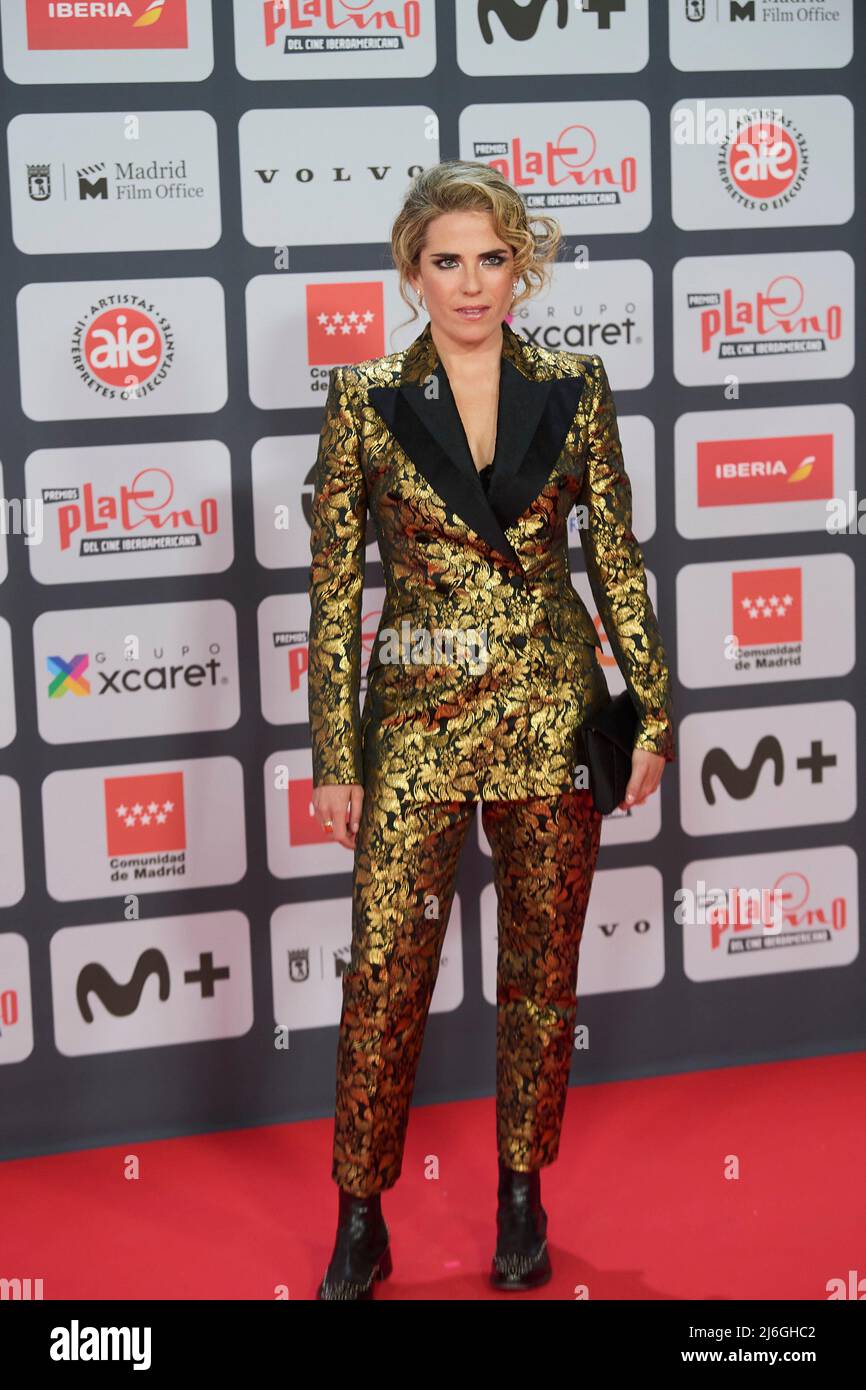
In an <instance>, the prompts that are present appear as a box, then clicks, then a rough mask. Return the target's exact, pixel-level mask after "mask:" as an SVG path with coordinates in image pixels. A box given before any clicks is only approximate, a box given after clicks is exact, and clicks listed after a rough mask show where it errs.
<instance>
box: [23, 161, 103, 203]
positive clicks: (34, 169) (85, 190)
mask: <svg viewBox="0 0 866 1390" xmlns="http://www.w3.org/2000/svg"><path fill="white" fill-rule="evenodd" d="M76 176H77V178H78V197H79V199H80V201H81V202H84V201H85V200H86V199H87V198H102V199H107V198H108V177H107V175H106V173H105V165H104V164H91V165H89V166H87V167H86V168H84V169H77V170H76ZM27 192H28V193H29V195H30V197H31V198H32V199H33V202H34V203H45V202H47V201H48V199H49V198H50V197H51V193H52V187H51V165H50V164H28V165H27Z"/></svg>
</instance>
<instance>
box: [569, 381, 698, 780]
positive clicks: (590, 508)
mask: <svg viewBox="0 0 866 1390" xmlns="http://www.w3.org/2000/svg"><path fill="white" fill-rule="evenodd" d="M592 364H593V368H594V379H593V395H592V403H591V410H590V417H589V423H588V432H589V443H588V448H587V455H586V468H585V471H584V477H583V482H582V485H581V492H580V496H579V497H578V499H577V500H578V503H579V504H583V506H585V508H586V513H585V515H586V517H587V518H588V520H587V523H586V524H585V525H582V526H581V527H580V543H581V546H582V548H583V553H584V557H585V560H586V569H587V577H588V579H589V585H590V588H591V590H592V594H593V598H594V599H595V602H596V606H597V608H598V613H599V617H600V618H601V621H602V623H603V624H604V630H605V633H606V634H607V638H608V640H609V642H610V645H611V650H612V652H613V654H614V656H615V658H616V662H617V665H618V666H619V669H620V670H621V671H622V674H623V677H624V679H625V683H626V685H627V687H628V690H629V693H630V695H631V697H632V701H633V703H634V705H635V708H636V710H637V711H638V725H637V728H636V730H635V737H634V747H635V748H646V749H648V751H649V752H651V753H660V754H662V755H663V757H664V758H665V761H666V762H673V760H674V758H675V750H674V733H673V711H672V703H671V678H670V672H669V670H668V666H667V661H666V659H665V651H664V646H663V645H662V639H661V634H660V633H659V627H658V622H657V620H656V615H655V611H654V609H653V606H652V603H651V601H650V598H649V594H648V593H647V584H646V573H645V570H644V562H643V555H642V553H641V550H640V547H639V545H638V543H637V541H636V540H635V536H634V532H633V531H632V494H631V482H630V481H629V477H628V474H627V473H626V471H625V464H624V463H623V456H622V446H621V443H620V437H619V426H618V424H617V418H616V406H615V405H614V401H613V396H612V394H611V389H610V383H609V382H608V379H607V373H606V371H605V369H604V365H603V363H602V360H601V358H600V357H597V356H596V357H593V358H592Z"/></svg>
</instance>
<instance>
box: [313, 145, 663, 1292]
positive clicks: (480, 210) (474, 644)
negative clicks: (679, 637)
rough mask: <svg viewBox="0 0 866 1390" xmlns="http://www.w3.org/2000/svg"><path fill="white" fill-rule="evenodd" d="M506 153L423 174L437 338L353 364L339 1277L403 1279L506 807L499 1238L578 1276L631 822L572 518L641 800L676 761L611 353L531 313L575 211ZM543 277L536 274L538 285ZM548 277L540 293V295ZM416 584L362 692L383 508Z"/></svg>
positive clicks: (316, 766)
mask: <svg viewBox="0 0 866 1390" xmlns="http://www.w3.org/2000/svg"><path fill="white" fill-rule="evenodd" d="M530 220H531V221H533V222H537V223H539V224H540V228H541V229H540V231H537V232H535V231H533V230H532V229H531V228H530V225H529V223H528V221H527V216H526V211H525V208H524V205H523V203H522V201H521V199H520V197H519V195H518V194H517V193H516V192H515V190H514V189H513V188H512V187H511V186H510V185H509V184H508V183H507V182H506V181H505V180H504V179H503V178H502V177H501V175H499V174H498V173H497V172H495V171H494V170H493V169H491V168H490V167H489V166H487V165H486V164H483V163H466V162H462V161H459V160H448V161H445V162H444V163H442V164H439V165H437V166H436V167H434V168H432V169H428V170H425V171H424V172H422V173H421V174H420V175H419V176H418V178H417V179H416V180H415V181H414V183H413V185H412V187H411V189H410V192H409V194H408V196H407V198H406V201H405V203H404V206H403V208H402V209H401V211H400V213H399V215H398V217H397V219H396V221H395V223H394V226H393V230H392V252H393V256H394V261H395V265H396V266H397V269H398V271H399V274H400V291H401V294H402V296H403V298H404V299H405V300H406V302H407V303H409V304H410V307H413V312H414V306H412V304H411V301H410V300H409V298H408V296H407V294H406V288H405V287H406V285H407V284H409V285H411V286H412V288H413V289H414V291H415V292H416V294H417V297H418V302H419V303H420V304H422V306H423V307H424V308H425V309H426V310H427V313H428V314H429V318H430V322H429V323H428V324H427V326H426V327H425V328H424V329H423V331H422V332H421V333H420V334H419V335H418V337H417V338H415V340H414V341H413V342H412V343H411V345H410V346H409V347H408V348H406V349H404V350H402V351H400V352H395V353H392V354H390V355H389V356H385V357H382V358H378V359H371V360H369V361H366V362H361V363H358V364H354V365H353V366H351V367H341V368H334V369H333V370H332V372H331V379H330V389H329V391H328V397H327V401H326V405H325V419H324V424H323V426H322V433H321V439H320V444H319V452H318V457H317V462H316V472H315V496H314V502H313V516H312V536H311V553H312V564H311V568H310V605H311V621H310V638H309V702H310V730H311V737H312V759H313V786H314V791H313V806H314V810H315V814H316V817H317V819H318V820H319V823H320V824H321V825H322V827H323V828H324V830H325V831H326V833H331V834H333V835H334V837H335V839H336V840H338V841H339V843H340V844H342V845H345V846H346V847H347V848H349V849H352V850H353V851H354V874H353V890H352V903H353V905H352V950H351V959H350V963H349V969H348V970H347V971H346V973H345V975H344V976H343V1010H342V1017H341V1022H340V1033H339V1045H338V1060H337V1101H336V1115H335V1128H334V1149H333V1168H332V1176H333V1178H334V1180H335V1182H336V1183H337V1184H338V1187H339V1214H338V1227H337V1238H336V1242H335V1246H334V1252H333V1256H332V1258H331V1261H330V1264H329V1266H328V1269H327V1270H326V1272H325V1277H324V1278H323V1280H322V1283H321V1284H320V1286H319V1291H318V1297H319V1298H321V1299H356V1298H369V1297H371V1296H372V1283H373V1279H374V1277H378V1278H384V1277H386V1276H387V1275H388V1274H389V1273H390V1271H391V1255H390V1248H389V1244H388V1229H387V1226H386V1225H385V1222H384V1220H383V1217H382V1212H381V1193H382V1191H383V1190H386V1189H388V1188H390V1187H392V1186H393V1185H394V1183H395V1182H396V1181H397V1178H398V1177H399V1175H400V1171H401V1165H402V1155H403V1144H404V1139H405V1132H406V1126H407V1123H408V1115H409V1107H410V1102H411V1098H412V1091H413V1087H414V1083H415V1073H416V1068H417V1064H418V1059H419V1056H420V1051H421V1044H422V1040H423V1035H424V1026H425V1022H426V1018H427V1011H428V1008H429V1004H430V999H431V996H432V993H433V988H434V985H435V983H436V975H437V970H438V965H439V956H440V952H441V947H442V942H443V939H444V936H445V931H446V928H447V925H448V918H449V913H450V910H451V904H452V901H453V894H454V884H455V876H456V872H457V865H458V860H459V856H460V850H461V847H462V844H463V841H464V839H465V836H466V832H467V830H468V829H469V826H470V824H471V823H472V820H473V818H474V815H475V803H476V801H481V804H482V812H481V814H482V823H483V826H484V829H485V832H486V834H487V837H488V839H489V841H490V845H491V852H492V863H493V876H494V882H495V885H496V893H497V898H498V969H497V1097H496V1100H497V1105H496V1124H497V1145H498V1156H499V1186H498V1208H497V1244H496V1251H495V1254H494V1258H493V1266H492V1269H491V1281H492V1282H493V1284H494V1286H495V1287H497V1288H510V1289H527V1288H532V1287H535V1286H536V1285H537V1284H540V1283H543V1282H545V1281H546V1280H547V1279H549V1278H550V1275H551V1265H550V1258H549V1254H548V1251H547V1241H546V1235H545V1232H546V1223H547V1217H546V1213H545V1211H544V1208H543V1207H542V1205H541V1194H540V1171H539V1170H540V1169H541V1168H542V1167H543V1166H544V1165H546V1164H548V1163H552V1162H553V1161H554V1159H555V1158H556V1157H557V1153H558V1148H559V1135H560V1127H561V1122H562V1115H563V1111H564V1106H565V1100H566V1095H567V1091H568V1077H569V1068H570V1062H571V1054H572V1047H573V1033H574V1019H575V1014H576V1009H577V999H576V994H575V990H576V980H577V966H578V951H579V946H580V938H581V934H582V931H583V922H584V917H585V913H586V906H587V900H588V898H589V891H590V886H591V883H592V875H593V871H594V868H595V863H596V857H597V854H598V846H599V838H600V834H601V815H600V813H599V812H598V811H597V810H596V809H595V807H594V804H593V801H592V796H591V792H590V790H589V789H588V786H587V775H586V774H587V769H586V766H585V759H584V750H583V744H582V739H581V732H580V726H581V725H582V723H583V721H584V720H585V718H586V717H587V715H588V714H591V713H593V712H594V711H595V710H596V709H598V707H599V706H600V705H601V704H603V703H604V702H605V701H606V700H607V699H608V698H609V697H608V691H607V684H606V681H605V678H604V673H603V671H602V668H601V666H600V665H599V664H598V662H597V660H596V649H597V647H598V646H599V639H598V635H597V633H596V630H595V626H594V624H593V622H592V620H591V618H590V616H589V614H588V612H587V610H586V608H585V607H584V605H583V603H582V602H581V600H580V598H579V597H578V595H577V593H576V592H575V590H574V588H573V586H572V584H571V577H570V565H569V554H568V532H567V520H568V516H569V513H570V512H571V510H572V508H573V507H574V506H575V505H577V506H578V508H579V512H578V520H579V522H580V523H581V529H580V538H581V544H582V547H583V552H584V555H585V558H586V567H587V573H588V577H589V582H590V585H591V587H592V592H593V595H594V597H595V601H596V603H597V606H598V611H599V615H600V618H601V620H602V622H603V624H604V628H605V632H606V634H607V637H608V639H609V641H610V644H611V648H612V650H613V651H614V654H615V656H616V658H617V661H618V664H619V666H620V669H621V670H622V673H623V676H624V678H625V681H626V683H627V686H628V689H629V691H630V693H631V696H632V700H633V702H634V704H635V707H636V710H637V711H638V715H639V720H638V724H637V728H636V734H635V739H634V752H633V760H632V772H631V777H630V781H629V784H628V788H627V792H626V797H625V801H624V803H623V805H625V806H637V805H640V804H641V803H642V802H644V801H646V799H647V797H648V796H650V795H652V793H653V792H655V791H656V789H657V788H658V785H659V781H660V778H661V774H662V770H663V768H664V765H665V762H666V761H670V760H672V759H673V757H674V748H673V730H672V718H671V701H670V680H669V675H668V670H667V665H666V662H665V654H664V650H663V647H662V642H661V638H660V636H659V631H658V626H657V623H656V617H655V613H654V611H653V608H652V605H651V603H650V600H649V598H648V596H647V589H646V577H645V573H644V568H643V560H642V556H641V552H640V550H639V548H638V546H637V544H636V542H635V538H634V535H633V533H632V530H631V490H630V484H629V480H628V477H627V475H626V472H625V469H624V466H623V460H622V454H621V450H620V441H619V434H618V428H617V423H616V412H615V408H614V403H613V400H612V397H611V393H610V387H609V385H608V381H607V376H606V373H605V369H604V367H603V365H602V362H601V358H600V357H597V356H594V355H582V354H576V353H569V352H552V351H547V350H545V349H544V348H541V347H536V346H534V345H533V344H531V343H529V342H528V341H527V340H525V339H524V338H523V337H522V335H518V334H517V333H515V332H514V330H513V329H512V328H511V327H510V326H509V325H508V324H507V323H506V322H505V321H504V320H505V316H506V315H507V314H508V313H509V311H511V310H512V309H514V308H515V307H516V306H517V305H518V304H520V303H521V302H522V301H523V300H525V299H526V298H528V297H529V295H530V294H531V293H533V292H534V291H535V290H536V289H537V288H539V287H540V286H542V285H544V284H545V283H546V281H547V278H548V276H549V273H550V271H549V266H550V263H551V262H552V261H553V259H554V258H555V255H556V252H557V249H558V245H559V240H560V233H559V228H558V225H557V224H556V223H555V222H554V221H553V219H552V218H548V217H538V218H534V219H530ZM521 281H522V282H523V285H522V288H521ZM518 291H519V292H518ZM368 514H371V515H372V517H373V520H374V523H375V527H376V533H377V537H378V543H379V551H380V556H381V560H382V566H383V569H384V574H385V589H386V599H385V605H384V608H383V612H382V618H381V622H380V625H379V631H378V632H377V635H376V642H375V645H374V649H373V652H372V653H371V657H370V662H369V666H368V673H367V674H368V684H367V691H366V697H365V700H364V708H363V711H362V712H361V714H360V717H359V712H358V702H359V692H360V651H361V594H362V586H363V574H364V553H365V545H366V530H367V516H368Z"/></svg>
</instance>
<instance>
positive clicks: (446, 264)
mask: <svg viewBox="0 0 866 1390" xmlns="http://www.w3.org/2000/svg"><path fill="white" fill-rule="evenodd" d="M484 260H485V262H490V263H492V264H493V265H502V263H503V261H504V260H505V257H504V256H503V255H501V254H500V253H499V252H498V251H496V252H494V253H493V255H492V256H485V257H484ZM436 264H437V265H438V266H439V267H440V269H443V268H444V269H445V270H449V269H450V268H451V266H452V265H456V264H457V262H456V261H455V259H454V257H453V256H443V257H442V259H441V260H440V261H437V262H436Z"/></svg>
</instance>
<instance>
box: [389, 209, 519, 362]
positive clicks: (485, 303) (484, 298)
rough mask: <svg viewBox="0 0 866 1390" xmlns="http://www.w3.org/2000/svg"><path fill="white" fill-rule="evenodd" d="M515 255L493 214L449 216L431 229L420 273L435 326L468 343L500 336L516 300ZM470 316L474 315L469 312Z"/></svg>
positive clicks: (419, 285)
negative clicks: (497, 232) (502, 236)
mask: <svg viewBox="0 0 866 1390" xmlns="http://www.w3.org/2000/svg"><path fill="white" fill-rule="evenodd" d="M513 265H514V253H513V252H512V250H511V247H510V246H508V245H507V244H506V243H505V242H504V241H503V240H502V238H501V237H498V236H497V235H496V232H495V230H494V227H493V219H492V218H491V216H490V213H488V212H446V213H442V215H441V216H440V217H435V218H434V219H433V221H432V222H431V223H430V224H429V225H428V227H427V237H426V241H425V243H424V247H423V249H422V251H421V255H420V258H419V266H418V270H417V272H416V273H415V274H414V275H412V276H410V277H409V282H410V284H411V285H412V286H413V287H414V289H415V290H420V292H421V294H422V295H423V297H424V308H425V309H426V310H427V313H428V314H429V315H430V322H431V325H432V326H433V327H434V328H435V329H437V330H438V331H439V332H441V333H445V334H448V335H449V336H450V337H452V338H456V339H458V340H459V341H460V342H463V343H477V342H482V341H483V340H484V339H485V338H486V337H488V336H489V335H490V334H493V333H498V332H499V325H500V324H501V322H502V320H503V319H504V318H505V316H506V314H507V313H508V311H509V309H510V308H511V301H512V299H513V297H514V268H513ZM470 310H472V311H474V312H469V311H470Z"/></svg>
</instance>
